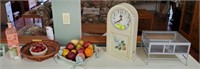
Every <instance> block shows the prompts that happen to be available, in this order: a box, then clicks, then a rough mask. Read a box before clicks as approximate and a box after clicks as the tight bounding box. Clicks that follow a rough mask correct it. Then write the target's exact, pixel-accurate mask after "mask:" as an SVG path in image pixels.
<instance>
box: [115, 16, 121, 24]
mask: <svg viewBox="0 0 200 69" xmlns="http://www.w3.org/2000/svg"><path fill="white" fill-rule="evenodd" d="M119 17H120V19H119V20H118V21H116V22H115V24H116V23H118V22H120V21H122V15H120V16H119Z"/></svg>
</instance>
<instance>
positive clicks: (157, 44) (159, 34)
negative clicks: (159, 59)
mask: <svg viewBox="0 0 200 69" xmlns="http://www.w3.org/2000/svg"><path fill="white" fill-rule="evenodd" d="M190 45H191V43H190V42H189V41H188V40H187V39H185V38H184V37H183V36H182V35H180V34H179V33H178V32H176V31H142V43H141V47H142V46H144V50H145V52H146V53H147V62H146V64H148V62H149V60H150V55H153V54H154V55H155V54H156V55H175V54H181V55H182V56H183V57H184V58H185V64H186V65H187V59H188V55H189V50H190Z"/></svg>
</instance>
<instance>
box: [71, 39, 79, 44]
mask: <svg viewBox="0 0 200 69" xmlns="http://www.w3.org/2000/svg"><path fill="white" fill-rule="evenodd" d="M70 42H71V43H73V44H74V45H77V44H78V42H79V40H77V39H73V40H71V41H70Z"/></svg>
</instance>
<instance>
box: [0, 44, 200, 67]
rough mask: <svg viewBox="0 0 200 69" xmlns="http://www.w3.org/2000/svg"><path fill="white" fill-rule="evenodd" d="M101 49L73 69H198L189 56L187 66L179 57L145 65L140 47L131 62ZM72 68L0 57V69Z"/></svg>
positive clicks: (153, 61)
mask: <svg viewBox="0 0 200 69" xmlns="http://www.w3.org/2000/svg"><path fill="white" fill-rule="evenodd" d="M101 49H102V50H103V51H102V52H103V53H102V54H101V55H100V57H99V58H95V59H91V60H90V61H89V62H87V65H86V66H84V67H80V66H78V67H76V68H75V69H84V68H85V69H200V64H199V63H198V62H197V61H195V60H194V58H192V57H191V56H189V58H188V60H189V61H188V66H186V65H185V64H184V61H182V59H184V58H181V57H180V58H176V59H165V60H160V59H154V60H150V62H149V64H148V65H146V63H145V60H146V56H145V53H144V50H143V49H142V48H140V47H138V48H137V55H136V58H135V60H134V61H133V62H127V61H124V60H122V59H119V58H116V57H113V56H111V55H109V54H108V53H107V52H105V47H101ZM72 67H73V66H72V65H70V64H69V63H67V62H65V61H62V60H59V61H57V63H56V62H55V60H54V59H53V58H50V59H47V60H44V61H42V62H36V61H32V60H29V59H27V58H22V59H21V60H18V61H11V60H10V59H9V58H8V54H7V53H6V55H5V56H3V57H0V69H56V68H58V69H70V68H72Z"/></svg>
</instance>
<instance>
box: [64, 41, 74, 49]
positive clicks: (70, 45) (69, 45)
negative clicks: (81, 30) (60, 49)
mask: <svg viewBox="0 0 200 69" xmlns="http://www.w3.org/2000/svg"><path fill="white" fill-rule="evenodd" d="M74 48H75V45H74V44H73V43H71V42H70V43H68V44H67V45H66V49H68V50H70V51H71V50H72V49H74Z"/></svg>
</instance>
